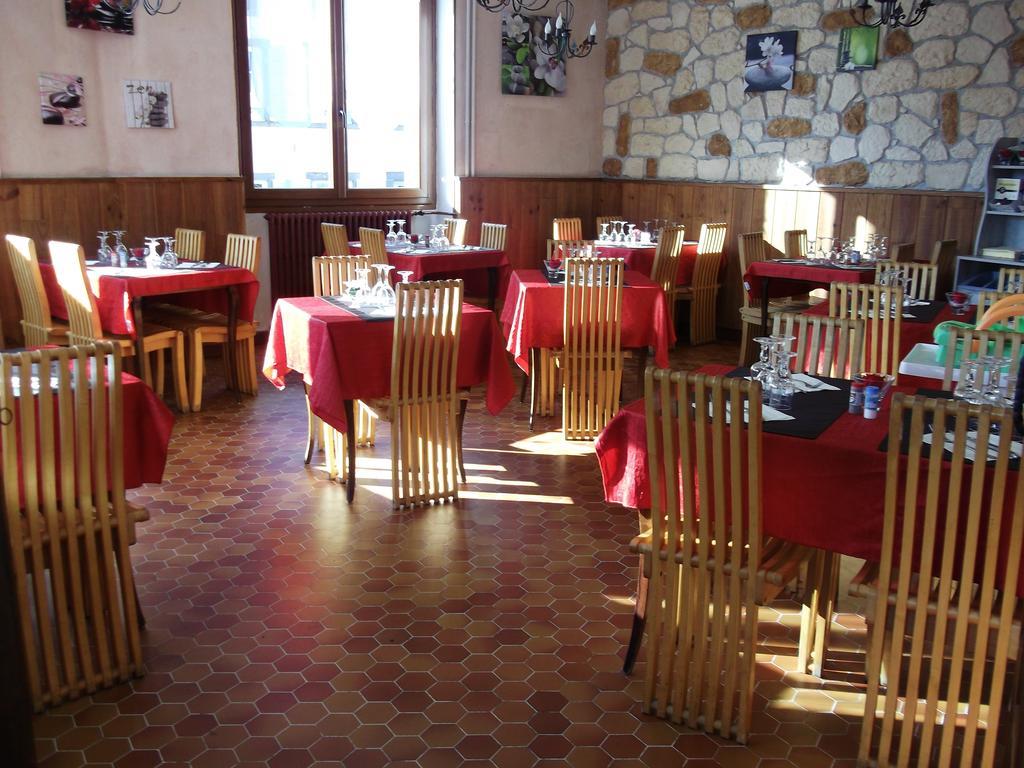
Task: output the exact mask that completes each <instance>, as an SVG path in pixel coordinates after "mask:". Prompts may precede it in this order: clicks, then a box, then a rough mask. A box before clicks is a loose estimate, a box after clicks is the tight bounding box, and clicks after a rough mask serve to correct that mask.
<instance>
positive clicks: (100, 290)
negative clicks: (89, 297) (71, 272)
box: [39, 263, 260, 338]
mask: <svg viewBox="0 0 1024 768" xmlns="http://www.w3.org/2000/svg"><path fill="white" fill-rule="evenodd" d="M39 268H40V270H41V272H42V275H43V286H44V287H45V288H46V296H47V298H48V299H49V301H50V312H51V313H52V314H53V315H54V316H56V317H60V318H65V319H66V318H67V316H68V313H67V308H66V307H65V306H64V298H63V297H62V296H61V292H60V287H59V286H58V285H57V278H56V275H55V274H54V271H53V266H52V265H50V264H46V263H41V264H40V265H39ZM87 273H88V276H89V282H90V284H91V285H92V292H93V295H95V296H96V305H97V307H98V308H99V312H100V322H101V323H102V325H103V330H105V331H107V332H108V333H113V334H118V335H127V336H131V337H132V338H134V337H135V319H134V318H133V316H132V302H133V301H134V300H135V299H138V298H142V297H144V296H169V295H173V299H169V300H170V301H172V302H173V303H175V304H180V305H181V306H185V307H193V308H195V309H202V310H205V311H207V312H220V313H223V314H227V311H228V297H227V292H226V291H225V290H224V288H225V287H227V286H229V285H233V286H235V287H236V288H237V290H238V319H239V320H245V321H250V320H252V318H253V312H254V310H255V308H256V297H257V295H258V294H259V290H260V283H259V280H257V279H256V276H255V275H254V274H253V273H252V272H250V271H249V270H247V269H242V268H241V267H224V266H221V267H216V268H214V269H173V270H172V269H167V270H163V269H161V270H148V269H143V268H139V267H130V268H128V269H116V268H114V267H88V269H87Z"/></svg>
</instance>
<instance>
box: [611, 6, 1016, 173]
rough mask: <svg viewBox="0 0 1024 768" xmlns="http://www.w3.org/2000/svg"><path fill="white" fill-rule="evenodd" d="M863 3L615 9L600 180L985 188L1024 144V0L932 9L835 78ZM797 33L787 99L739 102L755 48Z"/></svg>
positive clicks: (773, 95) (755, 97)
mask: <svg viewBox="0 0 1024 768" xmlns="http://www.w3.org/2000/svg"><path fill="white" fill-rule="evenodd" d="M853 4H854V2H853V0H772V1H771V2H765V0H734V2H725V1H724V0H609V2H608V11H609V13H608V42H607V48H606V61H605V64H606V82H605V96H604V98H605V111H604V157H605V160H604V173H605V175H607V176H623V177H627V178H653V177H658V178H666V179H699V180H708V181H738V182H751V183H762V184H785V185H793V186H802V185H813V184H818V185H842V186H860V185H863V186H868V187H884V188H901V187H906V188H918V189H939V190H953V189H970V190H978V189H982V188H983V186H984V183H985V170H986V164H987V161H988V154H989V152H990V150H991V147H992V144H993V143H994V142H995V140H996V139H998V138H999V137H1000V136H1024V93H1022V91H1024V0H1012V2H1007V1H1005V0H937V5H936V6H934V7H932V8H931V9H930V10H929V11H928V14H927V17H926V18H925V20H924V22H923V23H921V24H920V25H919V26H916V27H914V28H912V29H910V30H906V31H904V30H898V31H889V32H886V31H883V32H882V35H881V39H880V41H879V61H878V65H877V68H876V69H874V70H870V71H865V72H838V71H837V70H836V56H837V48H838V44H839V35H840V32H839V30H840V29H841V28H843V27H844V26H850V25H852V24H853V21H852V19H851V17H850V13H849V8H850V7H851V6H852V5H853ZM904 5H905V6H906V5H909V0H904ZM791 29H792V30H797V31H798V35H797V60H796V68H795V70H796V74H795V76H794V79H793V88H792V90H791V91H789V92H785V91H771V92H767V93H763V94H746V93H744V86H745V82H744V80H743V72H744V59H745V54H744V50H745V45H746V36H747V34H748V33H761V32H773V31H786V30H791Z"/></svg>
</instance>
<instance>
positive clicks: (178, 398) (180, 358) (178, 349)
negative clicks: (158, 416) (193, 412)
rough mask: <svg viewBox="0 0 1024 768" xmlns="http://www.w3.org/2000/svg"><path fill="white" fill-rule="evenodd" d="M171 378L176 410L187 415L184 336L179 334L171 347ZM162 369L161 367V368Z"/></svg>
mask: <svg viewBox="0 0 1024 768" xmlns="http://www.w3.org/2000/svg"><path fill="white" fill-rule="evenodd" d="M171 354H172V355H173V356H174V357H173V358H172V360H171V377H172V379H173V380H174V400H175V402H176V403H177V404H178V410H179V411H181V412H182V413H188V412H189V410H190V407H189V400H188V382H187V381H186V376H185V370H186V366H185V334H183V333H179V334H178V335H177V337H176V338H175V339H174V346H172V347H171ZM161 367H162V366H161Z"/></svg>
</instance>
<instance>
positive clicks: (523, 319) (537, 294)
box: [501, 269, 676, 373]
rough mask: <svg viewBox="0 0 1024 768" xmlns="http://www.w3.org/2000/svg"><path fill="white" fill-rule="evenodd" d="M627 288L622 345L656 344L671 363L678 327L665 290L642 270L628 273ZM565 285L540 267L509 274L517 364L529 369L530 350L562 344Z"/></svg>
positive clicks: (509, 327)
mask: <svg viewBox="0 0 1024 768" xmlns="http://www.w3.org/2000/svg"><path fill="white" fill-rule="evenodd" d="M625 280H626V287H625V288H624V289H623V291H622V342H621V343H622V346H623V347H626V348H630V347H654V361H655V363H657V365H658V366H659V367H661V368H667V367H668V350H669V347H670V346H671V345H672V344H674V343H675V340H676V335H675V329H674V328H673V326H672V319H671V317H670V315H669V306H668V302H666V301H665V294H664V292H663V291H662V290H661V287H660V286H658V284H657V283H655V282H654V281H653V280H651V279H650V278H649V277H647V276H646V275H644V274H641V273H640V272H632V271H627V272H626V276H625ZM564 311H565V288H564V286H561V285H552V284H551V283H549V282H548V280H547V278H546V277H544V273H542V272H541V271H540V270H539V269H517V270H516V271H514V272H513V273H512V276H511V277H510V278H509V284H508V293H507V294H506V295H505V306H504V307H503V308H502V310H501V325H502V329H503V330H504V331H505V338H506V339H508V344H507V345H506V349H507V350H508V351H509V352H511V353H512V355H513V356H514V357H515V360H516V365H518V366H519V367H520V368H521V369H522V370H523V371H524V372H526V373H529V372H530V348H531V347H540V348H548V349H557V348H560V347H561V346H562V326H563V317H562V315H563V314H564Z"/></svg>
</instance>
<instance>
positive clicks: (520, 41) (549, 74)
mask: <svg viewBox="0 0 1024 768" xmlns="http://www.w3.org/2000/svg"><path fill="white" fill-rule="evenodd" d="M549 22H550V23H553V22H552V20H551V17H550V16H532V15H529V14H525V13H508V12H505V13H503V14H502V15H501V92H502V94H504V95H507V96H563V95H565V92H566V86H567V77H566V70H565V57H564V56H548V55H547V54H546V53H545V52H544V51H543V50H541V48H540V46H539V45H538V42H539V41H540V40H542V39H543V37H544V25H545V24H547V23H549Z"/></svg>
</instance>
